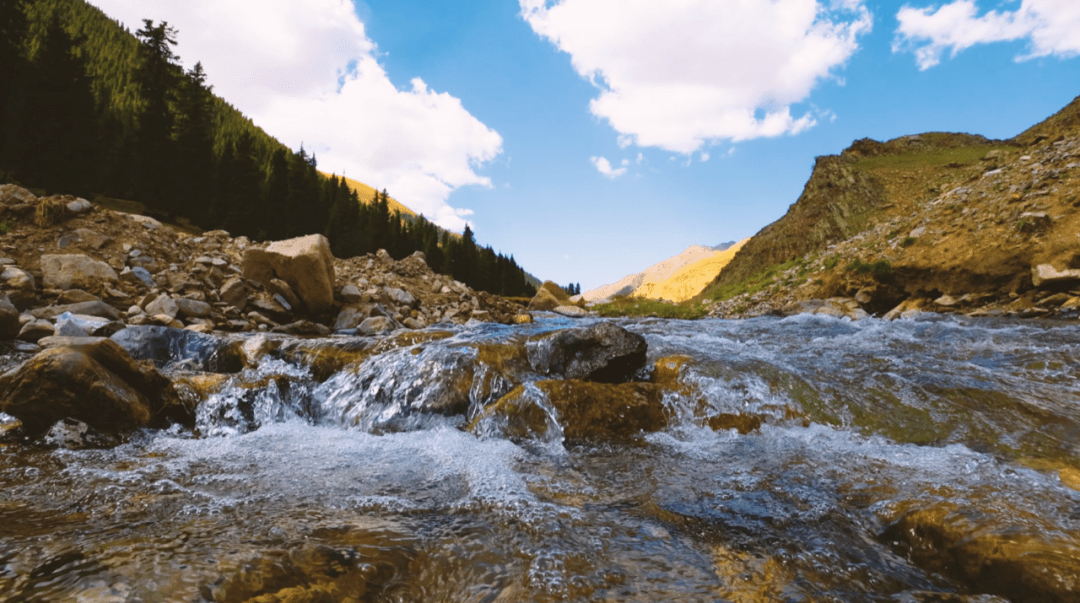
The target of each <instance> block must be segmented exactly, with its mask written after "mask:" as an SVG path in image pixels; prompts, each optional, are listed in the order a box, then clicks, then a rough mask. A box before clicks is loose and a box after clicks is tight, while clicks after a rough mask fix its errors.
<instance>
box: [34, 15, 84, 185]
mask: <svg viewBox="0 0 1080 603" xmlns="http://www.w3.org/2000/svg"><path fill="white" fill-rule="evenodd" d="M32 65H33V73H32V75H30V76H28V77H27V78H26V79H25V80H24V81H25V82H26V89H25V93H26V105H25V111H24V113H23V115H22V120H21V121H22V126H23V127H22V129H21V130H22V131H21V132H20V134H19V140H20V143H21V147H22V152H21V153H20V157H19V165H20V166H21V169H20V173H21V176H22V178H23V179H24V180H25V181H26V182H27V183H29V184H32V185H34V186H40V187H44V188H46V189H48V190H49V191H50V192H53V193H68V194H71V193H74V194H82V195H88V194H89V190H90V185H91V183H92V182H93V180H94V177H95V174H96V172H97V166H96V161H95V159H96V154H95V153H94V147H95V145H94V136H95V130H94V97H93V93H92V92H91V90H90V78H89V77H88V76H87V74H86V65H85V64H84V62H83V60H82V59H81V58H80V57H79V55H78V54H77V52H76V41H75V40H73V39H72V37H71V35H70V34H68V32H67V31H65V30H64V27H63V26H62V25H61V23H60V19H59V17H57V16H56V15H53V18H52V19H50V20H49V23H48V26H47V28H46V31H45V34H44V37H43V38H42V40H41V43H40V46H39V47H38V49H37V52H36V53H35V55H34V57H33V63H32Z"/></svg>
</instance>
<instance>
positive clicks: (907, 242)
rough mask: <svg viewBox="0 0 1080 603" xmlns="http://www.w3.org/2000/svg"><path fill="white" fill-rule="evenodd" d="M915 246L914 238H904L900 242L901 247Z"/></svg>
mask: <svg viewBox="0 0 1080 603" xmlns="http://www.w3.org/2000/svg"><path fill="white" fill-rule="evenodd" d="M914 244H915V237H904V240H903V241H900V246H901V247H911V246H912V245H914Z"/></svg>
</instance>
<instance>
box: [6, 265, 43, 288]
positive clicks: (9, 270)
mask: <svg viewBox="0 0 1080 603" xmlns="http://www.w3.org/2000/svg"><path fill="white" fill-rule="evenodd" d="M0 281H4V287H5V288H6V289H16V290H19V291H34V290H35V289H37V283H36V282H34V277H33V276H31V275H30V273H29V272H27V271H25V270H23V269H21V268H16V267H15V266H7V267H5V268H4V271H3V272H0Z"/></svg>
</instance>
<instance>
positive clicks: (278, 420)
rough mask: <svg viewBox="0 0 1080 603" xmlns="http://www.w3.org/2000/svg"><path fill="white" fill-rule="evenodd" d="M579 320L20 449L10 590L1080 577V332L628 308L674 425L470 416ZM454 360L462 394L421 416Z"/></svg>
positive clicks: (548, 587) (576, 591)
mask: <svg viewBox="0 0 1080 603" xmlns="http://www.w3.org/2000/svg"><path fill="white" fill-rule="evenodd" d="M580 324H582V323H580V322H575V323H570V322H568V321H557V320H552V321H541V323H540V324H538V325H534V326H531V327H528V328H526V329H522V328H509V327H498V326H483V327H477V328H469V329H461V330H459V331H458V332H456V333H455V335H454V336H453V337H450V338H447V339H442V340H438V341H432V342H426V343H424V344H422V345H419V346H416V347H409V348H403V349H401V350H398V351H396V352H391V353H389V354H386V355H383V356H379V357H376V358H373V359H369V360H367V361H365V362H364V363H363V364H362V365H360V366H358V367H355V366H354V367H352V368H349V369H346V370H345V371H342V372H341V373H339V374H338V375H335V376H334V377H331V378H330V379H328V380H327V381H325V382H323V383H316V382H314V381H312V380H311V378H310V374H311V371H310V370H309V369H308V368H307V367H303V366H296V365H291V364H289V363H285V362H282V361H279V360H276V361H267V362H265V363H264V364H263V365H262V366H260V367H259V368H258V369H257V370H254V371H250V372H249V374H247V375H244V376H242V377H241V378H240V379H238V383H237V384H236V385H237V386H234V387H228V388H226V389H225V390H224V391H223V392H222V393H220V394H216V395H215V396H212V397H211V399H210V400H208V401H207V402H206V403H205V404H204V407H203V408H202V409H201V410H200V417H199V420H200V428H199V429H200V435H199V436H198V437H197V436H196V435H195V434H192V433H186V432H181V431H174V432H144V433H141V434H138V435H137V436H136V437H135V438H134V439H132V441H130V442H129V443H127V444H124V445H122V446H120V447H117V448H115V449H112V450H82V451H71V450H64V449H54V450H49V449H43V448H27V447H16V446H7V447H4V448H0V487H2V488H3V492H4V495H3V496H2V497H0V598H2V599H4V600H12V601H62V600H73V601H95V602H96V601H247V600H254V599H255V598H256V597H260V596H261V597H263V599H259V600H260V601H284V600H296V601H300V600H304V601H322V600H335V601H338V600H340V601H344V600H354V601H492V602H494V601H499V602H507V601H718V600H720V601H735V602H744V601H899V602H908V601H912V602H924V601H980V602H983V601H1001V600H1010V599H1011V600H1031V601H1035V600H1062V601H1068V600H1078V599H1080V594H1078V593H1080V577H1078V576H1076V575H1075V573H1074V568H1075V567H1080V565H1070V564H1069V559H1072V558H1080V548H1078V546H1080V493H1078V492H1076V491H1075V490H1073V489H1071V488H1069V487H1068V486H1067V485H1066V484H1064V483H1063V482H1062V479H1061V478H1060V477H1059V475H1061V476H1065V477H1066V479H1068V476H1070V475H1072V474H1071V473H1070V471H1073V470H1074V469H1075V468H1076V467H1080V448H1078V446H1080V437H1078V434H1080V432H1078V425H1080V386H1078V385H1077V376H1078V372H1080V329H1078V328H1077V327H1075V326H1073V325H1067V324H1058V325H1053V324H1036V323H1018V322H962V321H959V320H956V319H940V320H932V321H897V322H893V323H886V322H882V321H876V320H868V321H861V322H857V323H850V322H846V321H839V320H835V319H831V318H826V317H796V318H789V319H783V320H780V319H760V320H751V321H742V322H725V321H701V322H680V321H663V320H652V321H640V322H626V323H623V324H624V326H626V327H627V328H629V329H631V330H633V331H636V332H639V333H641V334H643V335H645V336H646V338H647V340H648V343H649V349H650V352H649V358H650V362H652V361H655V360H656V359H657V358H661V357H667V356H673V355H683V356H688V357H690V359H691V360H690V361H689V362H688V363H687V365H686V366H685V367H684V369H683V374H682V383H683V384H684V385H686V386H687V387H686V388H685V389H684V390H681V391H680V392H676V393H672V394H671V395H669V396H668V398H667V399H666V403H667V405H668V410H669V414H670V416H671V417H672V421H671V424H670V425H669V427H668V428H667V429H665V430H663V431H660V432H657V433H653V434H648V435H642V436H640V437H636V438H632V439H630V440H620V441H603V440H596V441H589V442H563V441H561V440H560V438H559V432H558V430H554V431H551V432H549V433H547V434H544V435H543V436H541V437H536V438H525V439H520V438H515V439H506V438H503V437H500V436H499V435H498V434H497V433H494V434H492V433H489V434H488V435H486V436H485V437H477V436H474V435H472V434H470V433H468V432H466V431H463V428H464V426H465V425H466V423H467V420H468V418H469V416H470V415H475V413H476V412H477V410H478V409H479V408H482V407H483V405H485V404H489V403H491V402H493V401H494V400H496V399H497V398H498V397H499V396H500V395H501V394H502V393H505V390H507V389H508V388H509V385H508V384H506V383H499V382H497V380H495V381H494V382H493V380H492V379H490V377H486V375H487V374H488V373H487V372H485V371H484V370H474V371H473V372H472V373H471V377H469V375H464V373H467V372H468V371H466V368H467V365H468V362H467V361H471V360H475V359H476V357H477V354H478V352H477V348H476V344H478V343H484V344H496V343H500V342H507V341H511V340H514V339H515V338H518V337H520V336H521V334H522V333H523V332H524V333H532V332H540V331H543V330H550V329H553V328H561V327H565V326H570V325H580ZM417 350H419V351H417ZM447 368H449V369H453V370H457V371H458V372H462V373H463V375H464V376H463V377H462V379H461V381H463V382H464V383H465V385H464V387H465V391H467V392H468V396H467V398H468V402H467V406H468V408H467V409H465V410H464V411H463V413H457V412H453V413H447V414H445V415H444V414H432V413H424V412H419V411H418V410H417V409H418V408H420V407H421V405H423V404H428V403H430V402H431V401H432V400H433V399H434V398H433V396H435V394H433V393H432V392H433V390H437V389H439V388H443V390H445V391H444V393H445V392H452V391H453V390H454V388H455V387H458V386H457V385H447V383H457V382H456V381H454V379H449V378H447V377H446V375H447V374H450V373H451V372H453V371H452V370H446V369H447ZM481 368H482V367H481ZM268 377H269V379H268ZM528 378H535V376H533V377H528ZM239 382H245V383H248V384H250V383H262V385H260V386H258V387H254V388H251V387H250V386H248V387H247V388H241V387H239V386H238V385H239ZM446 395H447V396H449V395H450V394H446ZM440 399H441V398H440ZM245 401H246V402H245ZM245 404H246V406H245ZM242 408H243V409H244V410H241V409H242ZM724 414H747V415H753V416H756V417H759V418H760V419H762V420H763V424H762V425H761V427H760V428H759V429H757V430H753V431H751V432H749V433H747V434H739V433H738V432H737V431H735V430H724V429H721V430H714V429H712V428H710V427H709V420H710V418H712V417H715V416H718V415H724ZM1016 543H1019V544H1016ZM1017 546H1019V547H1021V548H1020V549H1018V550H1019V552H1016V551H1015V550H1014V549H1015V547H1017ZM1010 547H1013V549H1010ZM1025 547H1026V548H1025ZM995 551H997V552H995ZM1010 551H1013V552H1010ZM995 555H996V556H995ZM1010 555H1012V556H1011V557H1010ZM1025 559H1026V560H1032V559H1033V560H1034V561H1031V562H1030V563H1027V564H1026V565H1025V561H1024V560H1025ZM1062 560H1064V561H1062ZM973 568H974V569H973ZM980 568H984V569H985V570H986V571H989V572H990V573H989V574H987V573H986V572H984V573H981V574H980V571H983V570H980ZM1017 568H1019V569H1017ZM1010 572H1012V573H1010ZM1032 576H1034V578H1033V577H1032ZM1074 578H1075V579H1076V580H1077V582H1076V585H1075V588H1073V587H1072V586H1071V584H1072V583H1071V582H1070V580H1072V579H1074ZM1033 580H1034V581H1033ZM1039 580H1044V582H1039ZM1003 584H1004V585H1003ZM1010 584H1013V585H1015V586H1016V587H1015V588H1011V587H1010V586H1009V585H1010ZM1047 584H1050V586H1047ZM1040 588H1041V589H1042V590H1039V589H1040ZM267 597H277V598H267ZM288 597H294V598H293V599H289V598H288ZM304 597H306V598H304ZM319 597H323V598H319ZM999 597H1000V598H999Z"/></svg>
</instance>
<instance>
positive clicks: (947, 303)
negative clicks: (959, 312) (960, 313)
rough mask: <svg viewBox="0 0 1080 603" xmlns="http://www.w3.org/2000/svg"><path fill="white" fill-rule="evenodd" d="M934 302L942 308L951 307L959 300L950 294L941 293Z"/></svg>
mask: <svg viewBox="0 0 1080 603" xmlns="http://www.w3.org/2000/svg"><path fill="white" fill-rule="evenodd" d="M934 303H935V304H936V305H938V306H941V307H942V308H952V307H954V306H956V305H957V304H959V303H960V302H959V301H958V300H957V299H956V298H955V297H953V296H951V295H942V296H941V297H939V298H937V299H935V300H934Z"/></svg>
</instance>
